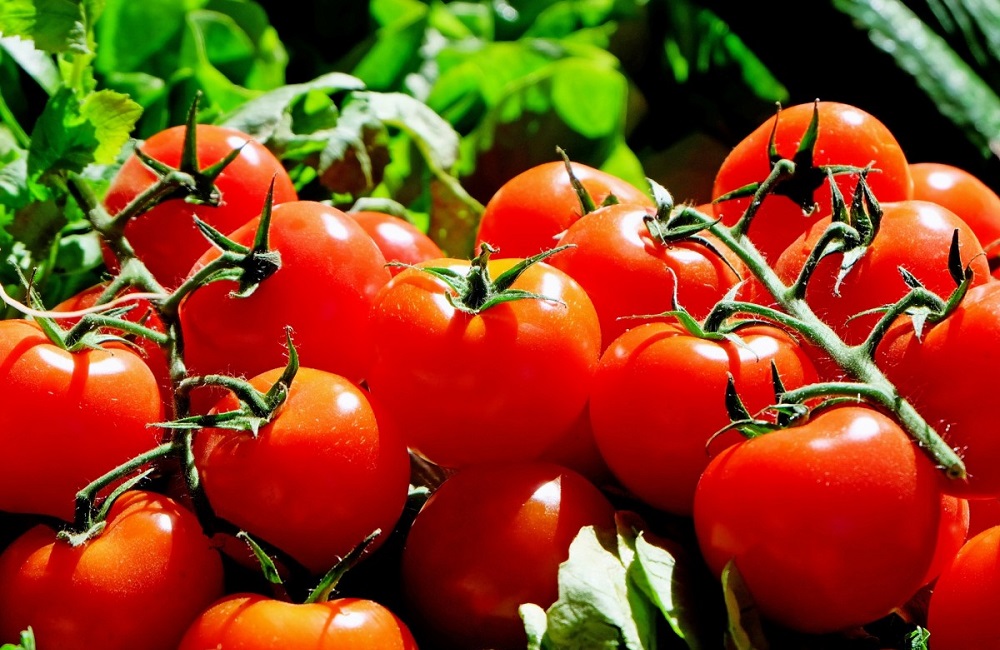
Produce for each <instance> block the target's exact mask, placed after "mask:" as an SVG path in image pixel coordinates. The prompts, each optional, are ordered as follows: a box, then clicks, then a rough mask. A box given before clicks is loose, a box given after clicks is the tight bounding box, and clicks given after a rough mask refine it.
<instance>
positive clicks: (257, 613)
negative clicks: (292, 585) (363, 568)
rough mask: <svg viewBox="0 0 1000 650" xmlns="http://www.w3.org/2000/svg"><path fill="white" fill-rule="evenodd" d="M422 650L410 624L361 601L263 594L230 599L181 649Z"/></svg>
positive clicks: (211, 611) (207, 614)
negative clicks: (290, 600) (278, 597)
mask: <svg viewBox="0 0 1000 650" xmlns="http://www.w3.org/2000/svg"><path fill="white" fill-rule="evenodd" d="M206 648H233V650H236V649H237V648H239V650H271V649H272V648H289V649H291V648H309V650H374V649H375V648H377V649H378V650H417V644H416V642H415V641H414V640H413V635H412V634H410V631H409V629H408V628H407V627H406V624H405V623H403V621H401V620H400V619H399V617H397V616H396V615H395V614H393V613H392V612H391V611H389V610H388V609H386V608H385V607H383V606H382V605H380V604H378V603H376V602H374V601H371V600H363V599H358V598H340V599H336V600H330V601H325V602H318V603H287V602H283V601H280V600H273V599H271V598H267V597H266V596H262V595H260V594H249V593H238V594H232V595H230V596H226V597H225V598H223V599H222V600H219V601H218V602H216V603H214V604H213V605H212V606H211V607H209V608H208V609H206V610H205V611H204V612H203V613H202V614H201V615H200V616H199V617H198V618H197V619H196V620H195V621H194V623H192V624H191V627H190V628H188V630H187V632H186V633H185V634H184V638H183V639H182V640H181V644H180V646H178V648H177V650H205V649H206Z"/></svg>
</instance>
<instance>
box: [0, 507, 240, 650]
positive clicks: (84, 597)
mask: <svg viewBox="0 0 1000 650" xmlns="http://www.w3.org/2000/svg"><path fill="white" fill-rule="evenodd" d="M0 585H2V588H0V641H3V642H8V641H15V640H16V639H17V635H18V633H19V632H20V631H21V630H23V629H25V628H27V627H28V626H29V625H30V626H31V628H32V629H33V630H34V633H35V638H36V639H37V641H38V647H40V648H60V650H94V649H95V648H101V650H134V649H135V648H143V650H175V648H176V647H177V643H178V642H179V641H180V638H181V635H183V634H184V630H185V629H186V628H187V626H188V625H189V624H190V623H191V621H193V620H194V619H195V617H196V616H197V615H198V613H199V612H201V611H202V610H203V609H204V608H206V607H207V606H208V605H209V604H210V603H211V602H213V601H214V600H215V599H217V598H219V597H221V596H222V593H223V575H222V560H221V559H220V557H219V553H218V551H216V550H215V549H214V548H212V546H211V543H210V542H209V540H208V538H207V537H206V536H205V535H204V533H203V532H202V529H201V526H200V525H199V523H198V520H197V519H196V518H195V516H194V515H193V514H192V513H191V511H190V510H188V509H187V508H184V507H183V506H181V505H179V504H177V503H176V502H174V501H172V500H171V499H169V498H167V497H165V496H163V495H159V494H154V493H151V492H142V491H132V492H126V493H125V494H123V495H122V496H121V497H119V498H118V499H117V500H116V501H115V503H114V504H113V505H112V507H111V509H110V511H109V513H108V518H107V527H106V528H105V529H104V530H103V531H102V532H101V533H100V534H99V535H98V536H97V537H95V538H92V539H90V540H88V541H87V542H84V543H83V544H82V545H79V546H72V545H70V544H69V543H68V542H66V541H63V540H61V539H57V538H56V533H55V531H54V530H52V529H51V528H49V527H48V526H44V525H39V526H36V527H34V528H31V529H30V530H28V531H27V532H26V533H24V534H23V535H22V536H21V537H19V538H18V539H16V540H15V541H14V542H13V543H12V544H11V545H10V546H9V547H8V548H7V549H6V550H5V551H4V552H3V554H2V555H0Z"/></svg>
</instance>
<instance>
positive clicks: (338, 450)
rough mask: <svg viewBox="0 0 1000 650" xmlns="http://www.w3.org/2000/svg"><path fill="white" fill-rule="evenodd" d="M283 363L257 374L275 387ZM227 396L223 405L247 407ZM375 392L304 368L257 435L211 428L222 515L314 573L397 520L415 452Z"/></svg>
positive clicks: (198, 443)
mask: <svg viewBox="0 0 1000 650" xmlns="http://www.w3.org/2000/svg"><path fill="white" fill-rule="evenodd" d="M281 372H282V371H281V370H280V369H276V370H274V371H271V372H266V373H263V374H262V375H259V376H257V377H255V378H253V379H252V380H251V384H253V385H254V386H255V387H257V388H258V389H259V390H265V391H266V390H267V389H268V388H269V387H270V386H271V385H272V384H273V383H274V382H275V381H276V380H277V379H278V377H279V376H280V374H281ZM238 405H239V404H238V402H237V400H236V398H235V396H233V395H231V394H230V395H227V396H226V397H224V398H223V399H222V400H221V401H220V402H219V403H218V404H216V406H215V408H214V410H215V411H216V412H225V411H230V410H234V409H236V408H237V407H238ZM375 409H376V407H375V406H373V404H372V402H371V401H370V400H369V397H368V395H367V394H366V393H365V392H364V391H363V390H362V389H361V388H359V387H358V386H356V385H355V384H353V383H351V382H349V381H347V380H346V379H344V378H343V377H340V376H339V375H334V374H332V373H328V372H324V371H321V370H315V369H312V368H300V369H299V371H298V374H296V376H295V379H294V380H293V381H292V384H291V388H290V390H289V392H288V397H287V399H286V400H285V402H284V404H283V405H282V406H281V408H280V409H279V410H278V411H277V413H276V414H275V416H274V417H273V418H272V419H271V421H270V422H268V423H267V424H265V425H263V426H261V427H260V430H259V431H258V432H257V435H256V436H254V435H252V434H251V433H250V432H249V431H233V430H229V429H203V430H201V431H199V432H198V433H197V434H195V441H194V455H195V464H196V466H197V467H198V470H199V472H200V473H201V477H202V482H203V485H204V488H205V494H206V495H207V496H208V500H209V502H210V503H211V504H212V507H213V508H214V510H215V512H216V514H218V515H219V516H220V517H222V518H223V519H225V520H227V521H229V522H231V523H232V524H234V525H236V526H238V527H240V528H242V529H244V530H246V531H247V532H248V533H250V534H251V535H252V536H257V537H259V538H261V539H263V540H265V541H267V542H269V543H271V544H272V545H274V546H276V547H277V548H279V549H281V550H283V551H285V552H286V553H288V554H289V555H290V556H291V557H293V558H294V559H296V560H298V561H299V562H300V563H302V564H303V565H305V566H306V568H308V569H310V570H312V571H313V572H315V573H323V572H325V571H327V570H329V569H330V568H332V567H333V566H334V565H335V564H336V563H337V561H338V559H339V558H341V557H343V556H344V555H346V554H347V553H348V552H349V551H351V549H353V548H354V547H355V546H357V545H358V544H360V543H361V542H362V541H364V539H365V538H366V537H367V536H368V535H369V534H371V533H372V532H374V531H375V529H376V528H378V529H381V530H382V532H383V533H384V534H383V535H382V536H381V537H379V538H378V539H377V540H376V541H377V542H381V540H384V539H385V536H386V535H388V533H389V532H391V531H392V529H393V528H394V527H395V525H396V521H397V520H398V519H399V516H400V515H401V514H402V512H403V505H404V504H405V502H406V495H407V489H408V486H409V478H410V469H409V468H410V465H409V455H408V454H407V451H406V446H405V445H404V444H403V441H402V438H401V437H400V436H399V435H398V434H397V432H396V431H395V430H394V428H393V425H392V423H391V422H389V421H388V420H387V419H386V418H385V417H384V415H383V414H382V413H380V412H377V411H376V410H375Z"/></svg>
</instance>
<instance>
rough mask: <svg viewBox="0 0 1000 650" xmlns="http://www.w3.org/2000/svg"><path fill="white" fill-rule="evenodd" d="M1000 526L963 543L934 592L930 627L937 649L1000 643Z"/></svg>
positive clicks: (967, 648) (961, 649)
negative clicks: (999, 613) (999, 606)
mask: <svg viewBox="0 0 1000 650" xmlns="http://www.w3.org/2000/svg"><path fill="white" fill-rule="evenodd" d="M998 557H1000V526H995V527H993V528H988V529H986V530H984V531H983V532H981V533H979V534H978V535H976V536H975V537H973V538H972V539H970V540H969V541H968V542H966V543H965V545H964V546H963V547H962V549H961V550H960V551H959V552H958V555H957V556H955V559H954V560H953V561H952V563H951V564H949V565H948V566H947V567H946V568H945V570H944V571H943V572H942V573H941V577H939V578H938V581H937V583H936V584H935V585H934V591H933V592H931V599H930V604H929V606H928V610H927V629H928V631H929V632H930V633H931V638H932V639H934V641H933V644H934V645H933V647H934V650H972V649H973V648H982V649H983V650H985V649H986V648H996V647H1000V630H998V629H997V625H996V604H997V602H1000V562H997V558H998Z"/></svg>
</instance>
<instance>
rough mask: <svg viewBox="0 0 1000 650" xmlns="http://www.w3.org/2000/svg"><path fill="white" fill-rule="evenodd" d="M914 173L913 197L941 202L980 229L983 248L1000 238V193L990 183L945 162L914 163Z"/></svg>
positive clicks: (976, 228) (973, 230)
mask: <svg viewBox="0 0 1000 650" xmlns="http://www.w3.org/2000/svg"><path fill="white" fill-rule="evenodd" d="M910 175H911V176H912V177H913V198H915V199H920V200H922V201H931V202H933V203H937V204H938V205H942V206H944V207H946V208H948V209H949V210H951V211H952V212H954V213H955V214H957V215H958V216H959V217H961V218H962V220H963V221H965V223H967V224H969V227H970V228H972V232H974V233H976V237H977V238H978V239H979V243H980V244H982V245H983V248H987V247H989V246H990V244H993V243H994V242H997V240H1000V196H997V193H996V192H994V191H993V190H992V189H990V187H989V186H988V185H987V184H986V183H984V182H982V181H981V180H979V179H978V178H976V177H975V176H974V175H972V174H970V173H969V172H967V171H965V170H964V169H960V168H958V167H955V166H953V165H946V164H944V163H932V162H927V163H915V164H911V165H910ZM994 254H995V251H994ZM994 256H995V255H994Z"/></svg>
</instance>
